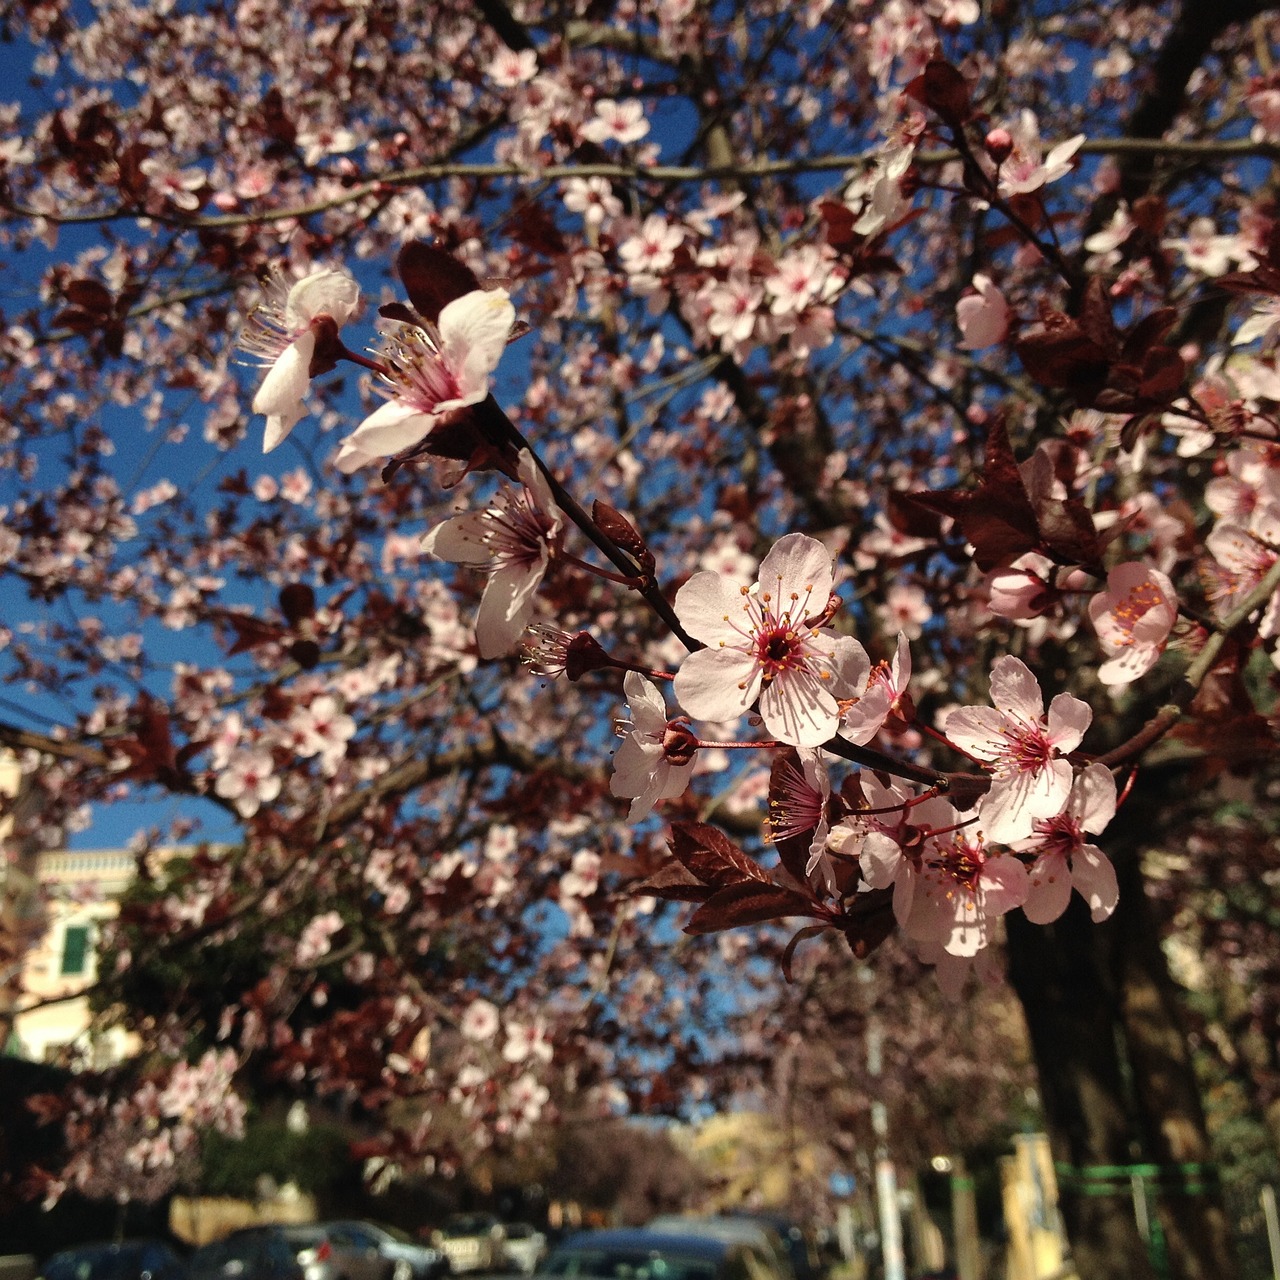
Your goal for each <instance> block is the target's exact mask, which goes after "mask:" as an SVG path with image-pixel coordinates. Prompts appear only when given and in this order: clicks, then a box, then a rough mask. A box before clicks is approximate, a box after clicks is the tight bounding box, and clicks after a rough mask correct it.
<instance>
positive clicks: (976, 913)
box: [908, 827, 1029, 956]
mask: <svg viewBox="0 0 1280 1280" xmlns="http://www.w3.org/2000/svg"><path fill="white" fill-rule="evenodd" d="M921 860H922V862H923V864H924V871H923V874H922V875H921V878H920V882H919V883H918V884H917V886H916V892H915V898H914V902H913V910H912V916H911V928H910V929H909V930H908V933H909V934H910V936H912V937H915V938H918V939H920V940H921V941H926V942H928V941H934V942H939V943H941V945H942V949H943V950H944V951H946V952H947V954H948V955H953V956H973V955H976V954H977V953H978V952H979V951H981V950H982V949H983V948H984V947H986V946H988V945H989V944H990V942H991V940H992V937H991V935H992V930H993V928H994V926H995V922H996V920H998V919H999V918H1000V917H1001V916H1002V915H1004V914H1005V913H1006V912H1008V911H1012V910H1013V908H1014V907H1020V906H1021V905H1022V904H1023V903H1024V902H1025V901H1026V898H1027V892H1028V889H1029V881H1028V878H1027V869H1026V867H1024V866H1023V865H1022V863H1021V862H1020V861H1018V859H1017V858H1015V857H1014V856H1013V855H1012V854H1007V853H998V852H993V851H992V850H990V849H989V848H988V847H987V845H986V843H985V841H984V840H983V838H982V835H981V833H977V832H974V831H973V830H972V828H966V827H961V828H959V829H958V830H951V831H942V832H940V833H939V834H937V835H933V836H930V837H929V838H927V839H926V841H925V845H924V851H923V853H922V855H921Z"/></svg>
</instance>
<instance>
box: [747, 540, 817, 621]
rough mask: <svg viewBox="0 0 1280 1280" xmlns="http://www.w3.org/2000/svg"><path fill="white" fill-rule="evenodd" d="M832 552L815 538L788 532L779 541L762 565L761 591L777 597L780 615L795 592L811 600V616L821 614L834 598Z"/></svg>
mask: <svg viewBox="0 0 1280 1280" xmlns="http://www.w3.org/2000/svg"><path fill="white" fill-rule="evenodd" d="M831 585H832V576H831V552H830V551H828V550H827V549H826V547H824V546H823V545H822V543H820V542H819V541H818V540H817V539H816V538H810V537H809V536H808V535H807V534H804V533H788V534H787V535H786V536H785V537H782V538H779V539H778V541H777V542H775V543H774V544H773V546H772V547H771V548H770V550H769V554H768V555H767V556H765V558H764V560H763V561H762V562H761V565H760V590H761V591H762V592H764V591H767V592H769V593H771V594H772V595H773V597H774V608H775V610H776V611H777V612H778V613H779V614H781V613H782V612H783V610H784V609H786V607H787V602H788V599H789V597H790V596H791V595H792V593H793V592H794V593H795V594H796V595H798V596H799V597H800V599H801V601H802V602H803V601H805V600H806V599H807V600H808V601H809V603H808V606H807V612H808V613H809V614H816V613H821V612H822V610H823V609H825V608H826V607H827V600H828V598H829V597H830V595H831Z"/></svg>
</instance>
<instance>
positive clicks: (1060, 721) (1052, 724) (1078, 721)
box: [1048, 693, 1093, 755]
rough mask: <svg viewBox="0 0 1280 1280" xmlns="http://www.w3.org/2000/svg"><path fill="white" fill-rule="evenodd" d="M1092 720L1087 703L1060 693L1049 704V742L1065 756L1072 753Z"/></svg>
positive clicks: (1090, 710)
mask: <svg viewBox="0 0 1280 1280" xmlns="http://www.w3.org/2000/svg"><path fill="white" fill-rule="evenodd" d="M1092 719H1093V711H1092V709H1091V708H1090V706H1089V704H1088V703H1087V702H1081V701H1080V699H1079V698H1073V697H1072V696H1071V694H1069V693H1060V694H1058V695H1057V696H1056V697H1055V698H1054V700H1053V701H1052V702H1051V703H1049V716H1048V725H1049V734H1048V736H1049V741H1050V742H1052V743H1053V745H1054V746H1055V747H1056V748H1057V749H1058V750H1059V751H1060V752H1062V754H1063V755H1066V754H1067V753H1068V752H1071V751H1074V750H1075V749H1076V748H1077V747H1078V746H1079V745H1080V742H1081V740H1082V739H1083V738H1084V731H1085V730H1086V729H1087V728H1088V727H1089V723H1090V721H1091V720H1092Z"/></svg>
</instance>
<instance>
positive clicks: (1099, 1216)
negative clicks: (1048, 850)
mask: <svg viewBox="0 0 1280 1280" xmlns="http://www.w3.org/2000/svg"><path fill="white" fill-rule="evenodd" d="M1167 781H1168V780H1167V778H1166V779H1165V782H1166V783H1167ZM1154 789H1155V788H1154V787H1152V786H1151V785H1148V786H1146V787H1142V786H1140V787H1138V788H1135V791H1134V793H1133V794H1131V795H1130V797H1129V800H1128V802H1127V803H1126V804H1125V805H1124V807H1123V808H1122V810H1121V813H1120V815H1119V816H1118V817H1117V820H1116V822H1115V823H1114V824H1113V826H1112V827H1111V828H1109V829H1108V832H1107V834H1106V836H1105V837H1104V843H1105V845H1106V848H1107V851H1108V853H1109V854H1110V855H1111V857H1112V859H1113V861H1114V862H1115V863H1116V868H1117V874H1118V876H1119V879H1120V904H1119V906H1118V907H1117V909H1116V912H1115V914H1114V915H1113V916H1112V917H1111V919H1110V920H1108V921H1106V922H1104V923H1103V924H1094V923H1093V921H1092V920H1091V919H1090V917H1089V910H1088V907H1087V906H1086V904H1085V903H1084V902H1083V901H1082V900H1081V899H1080V898H1079V896H1077V895H1073V896H1072V901H1071V904H1070V906H1069V907H1068V909H1067V911H1066V912H1065V914H1064V915H1063V916H1062V917H1061V918H1060V919H1059V920H1058V921H1056V922H1055V923H1054V924H1053V925H1051V926H1048V927H1045V928H1041V927H1037V926H1035V925H1032V924H1030V923H1028V922H1027V921H1026V920H1025V919H1024V918H1023V917H1022V915H1021V914H1020V913H1018V912H1014V913H1012V914H1011V915H1010V916H1009V917H1008V922H1009V929H1008V935H1009V973H1010V980H1011V981H1012V983H1013V986H1014V989H1015V990H1016V991H1017V993H1018V998H1019V999H1020V1001H1021V1002H1022V1007H1023V1010H1024V1013H1025V1016H1026V1019H1027V1028H1028V1031H1029V1034H1030V1039H1031V1046H1032V1052H1033V1054H1034V1056H1035V1061H1036V1067H1037V1070H1038V1072H1039V1076H1040V1087H1041V1096H1042V1101H1043V1105H1044V1110H1045V1116H1046V1121H1047V1125H1048V1129H1049V1135H1050V1141H1051V1143H1052V1146H1053V1152H1054V1159H1055V1160H1056V1161H1057V1162H1058V1163H1059V1165H1060V1166H1066V1167H1067V1168H1066V1171H1065V1176H1063V1177H1062V1178H1061V1180H1060V1181H1061V1203H1062V1211H1063V1217H1064V1219H1065V1221H1066V1226H1067V1233H1068V1236H1069V1238H1070V1240H1071V1246H1072V1251H1073V1253H1074V1256H1075V1261H1076V1266H1077V1267H1078V1269H1079V1272H1080V1275H1081V1277H1082V1280H1112V1278H1114V1280H1127V1278H1128V1277H1149V1276H1155V1275H1157V1274H1159V1272H1158V1271H1157V1269H1156V1267H1155V1266H1153V1263H1152V1260H1151V1258H1152V1254H1153V1253H1154V1254H1155V1256H1156V1257H1157V1259H1158V1260H1159V1257H1160V1255H1161V1254H1164V1255H1166V1256H1167V1264H1168V1270H1167V1272H1164V1274H1166V1275H1168V1276H1171V1277H1174V1278H1175V1280H1211V1278H1216V1277H1221V1276H1228V1275H1233V1274H1234V1273H1235V1267H1234V1263H1233V1259H1232V1251H1231V1242H1230V1235H1229V1231H1228V1227H1227V1220H1226V1216H1225V1213H1224V1211H1223V1207H1222V1201H1221V1196H1220V1193H1219V1191H1218V1186H1217V1182H1216V1180H1215V1179H1214V1178H1213V1176H1212V1172H1211V1166H1212V1154H1211V1148H1210V1143H1209V1137H1208V1132H1207V1129H1206V1126H1205V1118H1204V1111H1203V1108H1202V1106H1201V1103H1200V1095H1199V1090H1198V1087H1197V1082H1196V1078H1195V1072H1194V1068H1193V1064H1192V1061H1191V1054H1190V1051H1189V1048H1188V1045H1187V1038H1186V1033H1185V1031H1184V1029H1183V1025H1182V1018H1181V1011H1180V1009H1179V1007H1178V1004H1177V999H1176V994H1175V991H1174V987H1173V982H1172V979H1171V978H1170V976H1169V971H1168V966H1167V963H1166V961H1165V956H1164V952H1163V950H1162V949H1161V946H1160V938H1159V933H1158V930H1157V928H1156V923H1155V921H1154V920H1153V918H1152V915H1151V911H1150V908H1149V905H1148V903H1147V900H1146V896H1145V894H1144V892H1143V887H1142V873H1141V863H1140V848H1141V845H1142V843H1143V842H1144V839H1145V841H1149V840H1150V838H1151V834H1152V833H1153V832H1157V831H1158V830H1159V827H1160V816H1159V814H1160V811H1159V810H1158V809H1157V808H1156V799H1157V797H1155V796H1154V795H1153V794H1151V793H1152V792H1153V791H1154ZM1126 1166H1139V1167H1140V1168H1141V1167H1142V1166H1147V1167H1149V1166H1157V1170H1156V1171H1155V1172H1154V1173H1152V1172H1148V1173H1146V1174H1139V1176H1140V1177H1141V1178H1142V1182H1143V1189H1144V1191H1145V1194H1146V1199H1147V1204H1148V1207H1149V1209H1150V1210H1151V1223H1152V1234H1153V1235H1154V1237H1155V1238H1154V1242H1153V1247H1149V1245H1148V1242H1147V1241H1144V1239H1143V1238H1142V1235H1141V1233H1140V1231H1139V1228H1138V1224H1137V1219H1136V1215H1135V1205H1134V1198H1133V1193H1132V1190H1131V1184H1130V1182H1129V1181H1128V1180H1127V1178H1126V1175H1125V1174H1124V1172H1122V1170H1123V1168H1124V1167H1126ZM1108 1170H1109V1171H1110V1172H1107V1171H1108Z"/></svg>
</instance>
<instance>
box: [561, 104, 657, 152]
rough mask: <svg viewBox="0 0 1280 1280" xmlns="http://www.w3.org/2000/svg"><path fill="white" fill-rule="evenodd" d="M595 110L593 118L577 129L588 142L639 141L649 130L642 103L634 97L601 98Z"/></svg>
mask: <svg viewBox="0 0 1280 1280" xmlns="http://www.w3.org/2000/svg"><path fill="white" fill-rule="evenodd" d="M595 112H596V113H595V116H594V118H593V119H591V120H588V121H587V122H586V123H585V124H584V125H583V126H582V127H581V128H580V129H579V130H578V132H579V133H580V134H581V135H582V136H583V137H584V138H585V139H586V140H587V141H588V142H599V143H602V144H603V143H605V142H610V141H612V142H620V143H628V142H639V140H640V139H641V138H643V137H644V136H645V134H647V133H648V132H649V122H648V121H647V120H646V119H645V118H644V104H643V103H642V102H640V101H638V100H637V99H635V98H628V99H627V101H626V102H615V101H614V100H613V99H612V98H601V99H600V100H599V101H598V102H597V103H596V105H595Z"/></svg>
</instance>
